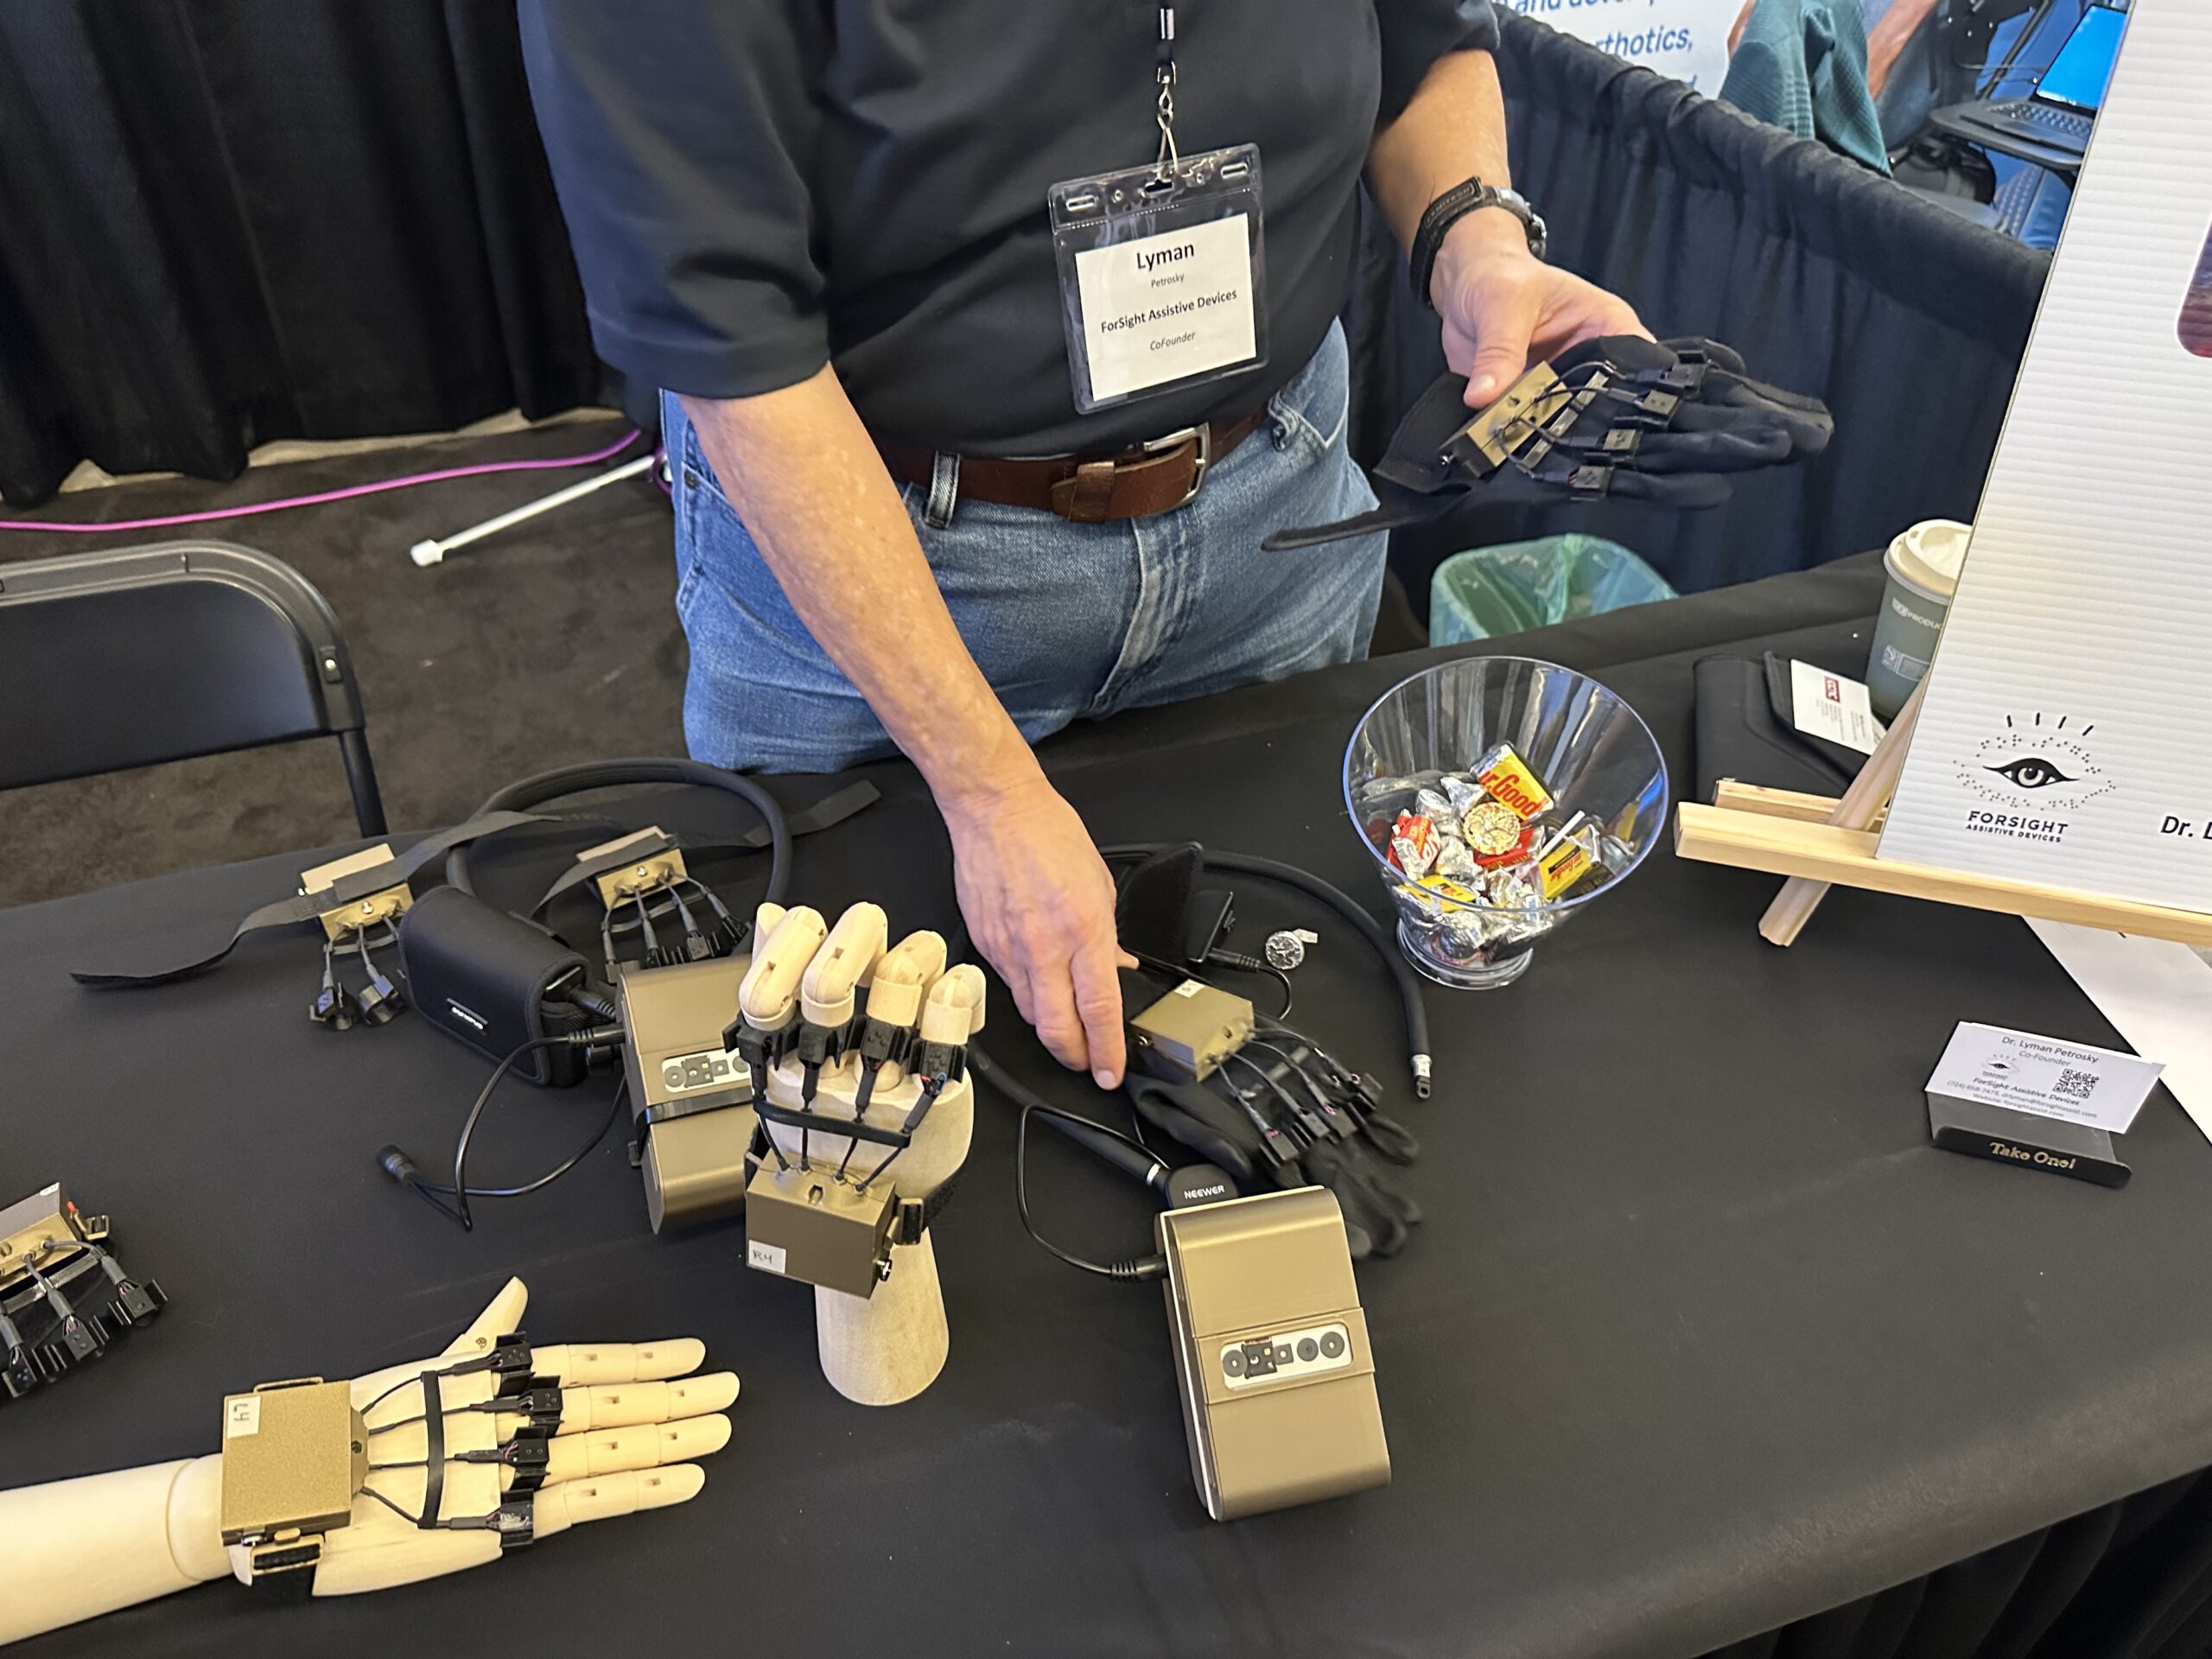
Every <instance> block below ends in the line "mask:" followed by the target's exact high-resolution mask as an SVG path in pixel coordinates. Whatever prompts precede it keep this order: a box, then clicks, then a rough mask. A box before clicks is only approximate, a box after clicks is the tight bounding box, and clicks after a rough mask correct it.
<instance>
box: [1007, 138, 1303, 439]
mask: <svg viewBox="0 0 2212 1659" xmlns="http://www.w3.org/2000/svg"><path fill="white" fill-rule="evenodd" d="M1047 200H1048V203H1049V206H1050V207H1051V211H1052V253H1053V257H1054V258H1055V259H1056V260H1057V261H1058V264H1059V271H1060V318H1061V322H1062V325H1063V327H1065V330H1066V333H1067V343H1068V369H1069V375H1070V378H1071V380H1072V381H1073V383H1074V388H1075V406H1076V408H1077V410H1078V411H1080V412H1081V413H1083V414H1085V415H1088V414H1090V412H1091V411H1092V410H1099V409H1110V408H1112V407H1114V406H1115V405H1116V404H1125V403H1128V401H1129V400H1130V399H1131V398H1133V397H1146V396H1149V395H1151V394H1154V393H1156V392H1163V391H1181V390H1182V389H1184V388H1185V387H1187V386H1196V385H1204V384H1205V383H1206V382H1207V381H1210V380H1219V379H1222V378H1225V377H1226V376H1229V375H1231V374H1236V373H1240V372H1243V371H1244V370H1246V369H1253V368H1257V367H1259V366H1260V365H1262V364H1263V363H1265V362H1266V361H1267V360H1268V308H1267V271H1266V264H1265V260H1264V258H1263V257H1262V234H1261V232H1262V220H1261V211H1260V152H1259V149H1258V147H1257V146H1255V145H1252V144H1240V145H1238V146H1236V148H1235V149H1215V150H1208V151H1206V152H1205V153H1204V154H1203V155H1198V156H1181V157H1179V158H1174V159H1171V160H1168V161H1166V162H1165V164H1164V165H1163V164H1161V163H1155V162H1147V163H1146V164H1145V165H1144V166H1142V167H1133V168H1126V169H1124V170H1122V171H1121V172H1118V173H1103V174H1097V175H1092V176H1090V177H1088V178H1080V179H1069V180H1066V181H1063V182H1061V183H1058V184H1056V185H1054V186H1052V189H1051V190H1050V192H1048V193H1047Z"/></svg>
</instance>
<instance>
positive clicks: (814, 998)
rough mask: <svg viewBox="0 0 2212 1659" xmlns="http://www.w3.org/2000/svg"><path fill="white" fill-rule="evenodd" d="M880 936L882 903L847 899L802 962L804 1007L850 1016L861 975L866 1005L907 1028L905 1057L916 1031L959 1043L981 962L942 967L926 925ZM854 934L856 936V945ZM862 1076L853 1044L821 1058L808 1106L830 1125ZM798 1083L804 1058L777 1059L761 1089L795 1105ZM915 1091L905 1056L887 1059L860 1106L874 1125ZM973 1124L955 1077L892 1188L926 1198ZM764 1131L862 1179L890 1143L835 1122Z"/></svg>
mask: <svg viewBox="0 0 2212 1659" xmlns="http://www.w3.org/2000/svg"><path fill="white" fill-rule="evenodd" d="M795 913H796V912H795ZM806 913H808V914H811V913H812V912H806ZM886 937H887V935H886V932H885V930H884V925H883V912H881V911H880V910H879V909H877V908H876V906H874V905H855V906H853V907H852V908H851V909H849V910H848V911H847V912H845V913H844V915H843V916H842V917H840V918H838V921H837V925H836V927H835V928H832V929H830V930H829V931H828V932H827V934H826V936H825V937H824V938H823V942H822V943H821V944H820V945H819V947H818V948H817V950H816V953H815V955H814V957H813V959H812V961H811V962H810V963H809V964H808V966H807V969H806V970H805V976H804V977H805V980H806V982H807V983H808V985H809V986H810V992H809V994H808V995H807V997H806V999H805V1000H806V1001H807V1003H808V1005H809V1014H810V1016H811V1015H812V1014H815V1013H816V1012H817V1011H826V1012H827V1013H829V1014H839V1013H842V1014H844V1015H845V1016H846V1017H849V1016H850V1014H851V1010H852V1008H853V1007H854V1006H855V995H854V993H855V988H856V987H858V986H859V985H861V984H863V983H866V984H868V999H867V1001H866V1003H865V1005H864V1006H865V1007H866V1010H867V1012H868V1014H869V1015H871V1016H873V1017H874V1018H876V1019H878V1020H885V1021H886V1022H887V1023H892V1024H895V1025H896V1026H898V1027H899V1028H901V1029H905V1030H910V1031H912V1032H913V1033H914V1035H915V1040H916V1044H917V1047H916V1049H915V1051H913V1052H912V1053H910V1057H909V1058H913V1055H914V1054H918V1045H919V1043H921V1042H923V1041H928V1042H937V1043H944V1044H949V1045H952V1046H959V1047H964V1046H966V1044H967V1042H968V1040H969V1038H971V1037H972V1036H974V1035H975V1034H976V1033H977V1032H979V1031H981V1030H982V1027H983V1003H984V994H983V976H982V969H978V968H976V967H975V966H973V965H971V964H966V963H963V964H962V965H960V966H958V967H954V968H947V967H946V966H945V961H944V957H945V950H944V940H943V939H942V938H938V936H937V935H936V934H934V933H927V932H920V933H910V934H908V935H907V936H906V938H903V939H901V940H900V941H899V943H898V944H895V945H893V946H892V947H891V948H890V949H888V950H886V949H885V948H884V945H883V940H884V939H885V938H886ZM855 941H858V942H859V943H860V949H859V950H858V951H857V952H856V951H855V950H854V949H853V944H854V942H855ZM833 1002H834V1003H835V1006H832V1004H833ZM861 1077H862V1066H861V1057H860V1056H859V1055H858V1054H848V1055H846V1056H845V1058H843V1059H842V1060H840V1061H838V1062H836V1063H835V1064H834V1065H828V1066H825V1067H823V1070H822V1071H821V1073H820V1075H819V1077H817V1079H816V1084H815V1093H814V1100H813V1109H814V1110H815V1112H817V1114H819V1115H821V1116H823V1118H824V1119H825V1120H827V1121H828V1122H829V1124H831V1125H834V1123H835V1122H836V1120H837V1119H839V1118H845V1119H850V1118H852V1117H853V1116H855V1113H856V1112H859V1110H860V1108H859V1104H858V1103H859V1095H860V1089H861ZM805 1083H806V1077H805V1069H804V1066H803V1065H801V1064H800V1063H799V1061H798V1059H797V1058H789V1059H785V1061H783V1062H782V1063H781V1064H780V1065H778V1066H777V1067H776V1068H775V1069H774V1070H773V1071H771V1072H770V1073H769V1074H768V1098H769V1099H770V1100H771V1101H772V1102H773V1103H775V1104H777V1105H779V1106H788V1107H792V1108H797V1107H798V1106H799V1105H800V1104H801V1103H803V1102H804V1098H805ZM921 1097H922V1084H921V1082H920V1080H919V1079H918V1078H917V1077H914V1076H912V1074H911V1073H910V1071H909V1070H908V1067H907V1065H903V1064H901V1063H900V1062H899V1061H898V1060H895V1059H894V1060H889V1061H887V1062H886V1063H885V1064H884V1065H883V1066H882V1068H881V1069H880V1071H878V1072H877V1073H876V1076H875V1080H874V1087H873V1088H872V1089H871V1090H870V1091H869V1095H868V1107H867V1109H866V1111H865V1113H864V1114H861V1116H863V1119H864V1121H865V1122H868V1123H869V1124H871V1125H873V1126H874V1127H877V1128H897V1127H899V1125H901V1124H903V1123H904V1122H906V1118H907V1117H908V1116H910V1115H911V1114H912V1111H913V1109H914V1108H915V1107H916V1106H917V1105H918V1103H920V1100H921ZM973 1127H974V1100H973V1096H972V1095H971V1093H970V1092H969V1084H968V1082H967V1079H966V1078H964V1077H961V1078H956V1079H954V1080H953V1081H952V1082H950V1083H949V1084H946V1085H945V1087H944V1090H943V1091H942V1092H941V1093H940V1094H939V1095H938V1097H937V1099H936V1101H935V1103H933V1104H932V1105H931V1109H930V1111H929V1114H928V1116H925V1118H924V1119H923V1121H922V1122H921V1123H920V1125H919V1126H918V1128H916V1129H915V1131H914V1138H913V1143H912V1145H911V1146H910V1147H907V1148H906V1150H905V1151H904V1152H902V1153H901V1154H899V1165H898V1172H897V1173H898V1190H899V1192H901V1193H903V1194H905V1195H906V1196H908V1197H910V1198H926V1197H927V1196H928V1195H929V1194H930V1193H931V1192H935V1191H936V1190H937V1188H938V1187H939V1186H941V1185H944V1182H946V1181H947V1180H949V1179H951V1177H952V1175H953V1173H955V1172H956V1171H957V1170H958V1169H959V1167H960V1166H961V1165H962V1163H963V1162H964V1161H966V1159H967V1156H968V1143H969V1133H970V1131H971V1129H972V1128H973ZM769 1133H770V1134H771V1135H772V1136H774V1138H775V1141H776V1144H777V1145H778V1146H779V1147H782V1148H783V1149H784V1153H785V1156H786V1157H789V1158H792V1159H798V1158H801V1157H804V1159H805V1160H806V1161H807V1162H808V1163H809V1164H810V1165H811V1164H820V1163H823V1162H826V1163H827V1164H828V1165H829V1167H830V1168H831V1169H833V1170H834V1169H836V1168H839V1167H841V1166H842V1167H843V1168H844V1169H845V1172H846V1173H847V1175H848V1176H849V1178H850V1179H855V1180H859V1179H865V1178H866V1176H867V1174H868V1171H869V1169H871V1168H872V1167H874V1165H875V1162H876V1160H879V1159H881V1158H883V1157H884V1156H885V1154H886V1153H887V1150H888V1148H887V1147H882V1146H880V1145H874V1144H870V1143H865V1142H864V1143H861V1144H860V1145H857V1146H856V1145H855V1142H854V1141H853V1138H852V1137H851V1136H850V1135H837V1134H836V1133H834V1130H833V1132H830V1133H824V1132H823V1130H821V1129H815V1128H809V1129H807V1130H806V1131H804V1133H802V1131H800V1130H799V1129H798V1128H794V1127H792V1126H791V1125H790V1124H785V1123H775V1124H771V1125H770V1126H769ZM848 1154H850V1156H849V1158H848Z"/></svg>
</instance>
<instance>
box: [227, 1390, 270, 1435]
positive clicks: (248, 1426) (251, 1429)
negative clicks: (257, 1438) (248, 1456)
mask: <svg viewBox="0 0 2212 1659" xmlns="http://www.w3.org/2000/svg"><path fill="white" fill-rule="evenodd" d="M258 1433H261V1396H260V1395H257V1394H249V1395H244V1396H242V1397H241V1398H239V1399H236V1400H233V1401H232V1402H230V1407H229V1408H228V1409H227V1410H226V1411H225V1412H224V1414H223V1438H224V1439H225V1440H244V1439H245V1437H246V1436H247V1435H249V1434H258Z"/></svg>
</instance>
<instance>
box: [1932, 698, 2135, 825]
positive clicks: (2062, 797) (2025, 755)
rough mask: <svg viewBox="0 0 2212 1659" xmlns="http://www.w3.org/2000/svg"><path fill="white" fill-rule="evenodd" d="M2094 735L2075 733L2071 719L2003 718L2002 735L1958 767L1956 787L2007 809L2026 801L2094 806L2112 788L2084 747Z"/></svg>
mask: <svg viewBox="0 0 2212 1659" xmlns="http://www.w3.org/2000/svg"><path fill="white" fill-rule="evenodd" d="M2096 729H2097V728H2096V727H2095V726H2094V724H2090V725H2087V726H2082V727H2080V728H2076V727H2075V725H2074V724H2073V717H2072V716H2071V715H2058V716H2057V717H2056V719H2047V718H2046V717H2045V716H2044V715H2041V714H2036V715H2024V716H2015V715H2005V729H2004V730H2003V731H2002V732H2000V733H1998V734H1994V735H1993V736H1991V737H1988V738H1986V739H1985V740H1984V741H1983V742H1982V744H1981V746H1980V747H1979V748H1978V749H1977V750H1975V752H1974V757H1973V759H1972V760H1969V761H1967V763H1966V764H1965V765H1963V766H1961V767H1960V769H1959V781H1960V782H1961V783H1962V784H1964V785H1966V786H1967V788H1968V789H1970V790H1971V791H1974V793H1975V794H1976V795H1979V796H1980V798H1982V799H1983V800H1985V801H1995V802H1998V803H1999V804H2004V805H2007V806H2016V805H2018V804H2021V803H2022V802H2024V801H2026V800H2030V799H2033V800H2035V802H2036V804H2037V805H2038V806H2040V807H2048V808H2058V807H2071V806H2078V805H2079V804H2082V802H2084V801H2090V800H2094V799H2095V798H2097V797H2098V796H2100V795H2104V794H2107V793H2109V792H2110V791H2112V789H2113V782H2112V780H2111V779H2108V778H2107V777H2106V776H2105V775H2104V769H2103V768H2102V767H2101V766H2099V765H2098V764H2097V762H2096V758H2095V756H2094V754H2093V753H2091V751H2090V749H2089V747H2088V744H2087V743H2086V742H2085V741H2083V740H2084V739H2086V738H2088V736H2089V734H2091V733H2093V732H2094V731H2095V730H2096Z"/></svg>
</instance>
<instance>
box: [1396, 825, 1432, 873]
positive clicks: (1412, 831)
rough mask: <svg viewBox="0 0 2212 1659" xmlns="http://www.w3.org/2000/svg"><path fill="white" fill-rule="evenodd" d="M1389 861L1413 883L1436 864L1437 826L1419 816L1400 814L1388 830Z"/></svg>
mask: <svg viewBox="0 0 2212 1659" xmlns="http://www.w3.org/2000/svg"><path fill="white" fill-rule="evenodd" d="M1390 858H1391V861H1392V862H1393V863H1395V864H1396V865H1397V867H1398V868H1400V869H1401V870H1402V871H1404V872H1405V873H1406V874H1407V876H1408V878H1409V879H1411V880H1415V881H1418V880H1421V877H1423V876H1425V875H1427V874H1428V873H1429V871H1430V869H1431V868H1433V866H1434V865H1435V863H1436V826H1435V824H1434V823H1432V822H1431V821H1430V820H1429V819H1428V818H1427V817H1424V816H1423V815H1422V814H1421V813H1418V812H1401V813H1399V814H1398V821H1397V823H1396V824H1395V826H1393V828H1392V829H1391V830H1390Z"/></svg>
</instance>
